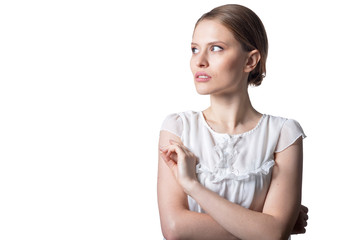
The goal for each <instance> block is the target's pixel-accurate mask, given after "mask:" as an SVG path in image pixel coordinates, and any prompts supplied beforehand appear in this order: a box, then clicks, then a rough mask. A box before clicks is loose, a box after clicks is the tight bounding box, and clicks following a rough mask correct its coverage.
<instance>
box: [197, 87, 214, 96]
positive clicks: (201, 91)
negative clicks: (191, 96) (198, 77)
mask: <svg viewBox="0 0 361 240" xmlns="http://www.w3.org/2000/svg"><path fill="white" fill-rule="evenodd" d="M196 91H197V93H198V94H199V95H209V94H211V91H209V89H207V88H201V87H196Z"/></svg>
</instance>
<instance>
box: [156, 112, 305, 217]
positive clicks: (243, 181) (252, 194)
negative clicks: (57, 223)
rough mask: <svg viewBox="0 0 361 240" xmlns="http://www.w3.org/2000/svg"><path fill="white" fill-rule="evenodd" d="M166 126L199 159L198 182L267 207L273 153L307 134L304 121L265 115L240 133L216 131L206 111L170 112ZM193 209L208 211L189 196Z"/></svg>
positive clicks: (257, 207)
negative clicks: (209, 122) (304, 130)
mask: <svg viewBox="0 0 361 240" xmlns="http://www.w3.org/2000/svg"><path fill="white" fill-rule="evenodd" d="M161 130H165V131H169V132H171V133H173V134H175V135H176V136H178V137H180V139H181V140H182V142H183V144H184V145H185V146H186V147H187V148H188V149H190V151H192V152H193V153H194V154H195V155H196V156H197V157H198V159H199V163H198V164H197V166H196V172H197V177H198V180H199V182H200V183H201V184H202V185H203V186H205V187H206V188H208V189H210V190H212V191H214V192H216V193H218V194H219V195H220V196H222V197H224V198H226V199H228V200H229V201H231V202H233V203H237V204H239V205H241V206H243V207H245V208H249V209H252V210H255V211H259V212H260V211H262V209H263V205H264V201H265V198H266V195H267V191H268V188H269V185H270V182H271V175H272V167H273V165H274V164H275V161H274V153H276V152H281V151H283V150H284V149H286V148H287V147H289V146H290V145H292V144H293V143H294V142H295V141H296V140H297V139H298V138H299V137H301V136H302V138H305V137H306V135H305V134H304V132H303V130H302V128H301V126H300V124H299V123H298V122H297V121H295V120H291V119H286V118H282V117H275V116H271V115H266V114H263V115H262V117H261V118H260V120H259V122H258V124H257V126H256V127H255V128H253V129H252V130H250V131H248V132H245V133H242V134H236V135H229V134H225V133H217V132H215V131H214V130H213V129H212V128H211V127H210V126H209V125H208V123H207V122H206V120H205V119H204V116H203V113H202V112H194V111H187V112H181V113H175V114H171V115H168V116H167V117H166V119H165V120H164V122H163V124H162V127H161ZM188 204H189V209H190V210H191V211H195V212H203V213H204V210H203V209H202V207H201V206H200V205H199V204H198V203H197V202H196V201H195V200H194V199H193V198H192V197H190V196H188Z"/></svg>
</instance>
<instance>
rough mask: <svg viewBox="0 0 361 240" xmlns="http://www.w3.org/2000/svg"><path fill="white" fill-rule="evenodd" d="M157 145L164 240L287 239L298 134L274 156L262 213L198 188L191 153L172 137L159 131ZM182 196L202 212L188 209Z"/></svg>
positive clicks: (294, 199) (295, 191)
mask: <svg viewBox="0 0 361 240" xmlns="http://www.w3.org/2000/svg"><path fill="white" fill-rule="evenodd" d="M170 140H171V141H173V143H172V144H169V143H170ZM159 146H160V147H161V153H160V157H159V164H158V204H159V212H160V219H161V226H162V232H163V235H164V236H165V237H166V239H167V240H172V239H209V240H212V239H244V240H247V239H257V240H259V239H287V238H288V236H289V235H290V233H291V231H292V229H293V227H294V225H295V222H296V219H297V217H298V216H299V210H300V202H301V184H302V139H301V138H300V139H298V140H297V141H296V142H295V143H294V144H293V145H292V146H290V147H288V148H287V149H286V150H284V151H282V152H280V153H277V154H276V156H275V161H276V164H275V166H274V167H273V174H272V180H271V185H270V188H269V191H268V194H267V197H266V200H265V205H264V208H263V211H262V212H256V211H252V210H249V209H246V208H243V207H242V206H240V205H238V204H235V203H232V202H230V201H228V200H226V199H224V198H222V197H220V196H219V195H217V194H216V193H214V192H212V191H210V190H208V189H206V188H205V187H203V186H202V185H201V184H200V183H199V182H198V181H197V178H196V173H195V165H196V157H195V156H194V155H193V153H191V152H190V151H189V150H188V149H187V148H186V147H185V146H183V145H182V144H181V140H180V139H179V138H178V137H177V136H175V135H173V134H171V133H169V132H166V131H161V134H160V140H159ZM187 194H188V195H190V196H192V198H194V199H195V200H196V201H197V202H198V203H199V204H200V205H201V206H202V208H203V209H204V210H205V211H206V212H207V214H203V213H196V212H192V211H189V210H188V203H187Z"/></svg>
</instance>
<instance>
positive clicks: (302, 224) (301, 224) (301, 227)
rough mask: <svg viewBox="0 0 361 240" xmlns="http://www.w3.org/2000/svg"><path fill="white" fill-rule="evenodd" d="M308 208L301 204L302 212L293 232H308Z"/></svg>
mask: <svg viewBox="0 0 361 240" xmlns="http://www.w3.org/2000/svg"><path fill="white" fill-rule="evenodd" d="M307 213H308V208H307V207H305V206H303V205H301V208H300V212H299V214H298V218H297V221H296V223H295V226H294V227H293V230H292V233H291V234H300V233H305V232H306V226H307V219H308V215H307Z"/></svg>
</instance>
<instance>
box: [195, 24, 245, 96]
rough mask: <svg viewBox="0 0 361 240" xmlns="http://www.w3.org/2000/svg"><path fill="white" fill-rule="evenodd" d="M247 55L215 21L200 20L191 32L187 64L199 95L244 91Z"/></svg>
mask: <svg viewBox="0 0 361 240" xmlns="http://www.w3.org/2000/svg"><path fill="white" fill-rule="evenodd" d="M247 59H248V52H246V51H244V50H243V49H242V46H241V44H240V43H239V42H238V41H237V40H236V39H235V38H234V37H233V35H232V33H231V32H230V31H229V30H228V29H227V28H226V27H224V26H223V25H222V24H221V23H219V22H218V21H216V20H202V21H201V22H199V23H198V25H197V27H196V28H195V30H194V33H193V38H192V58H191V61H190V65H191V70H192V73H193V76H194V82H195V86H196V89H197V92H198V93H199V94H230V93H234V92H238V94H239V91H240V89H242V88H243V89H244V88H247V76H248V73H246V72H244V67H245V65H246V63H247Z"/></svg>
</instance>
